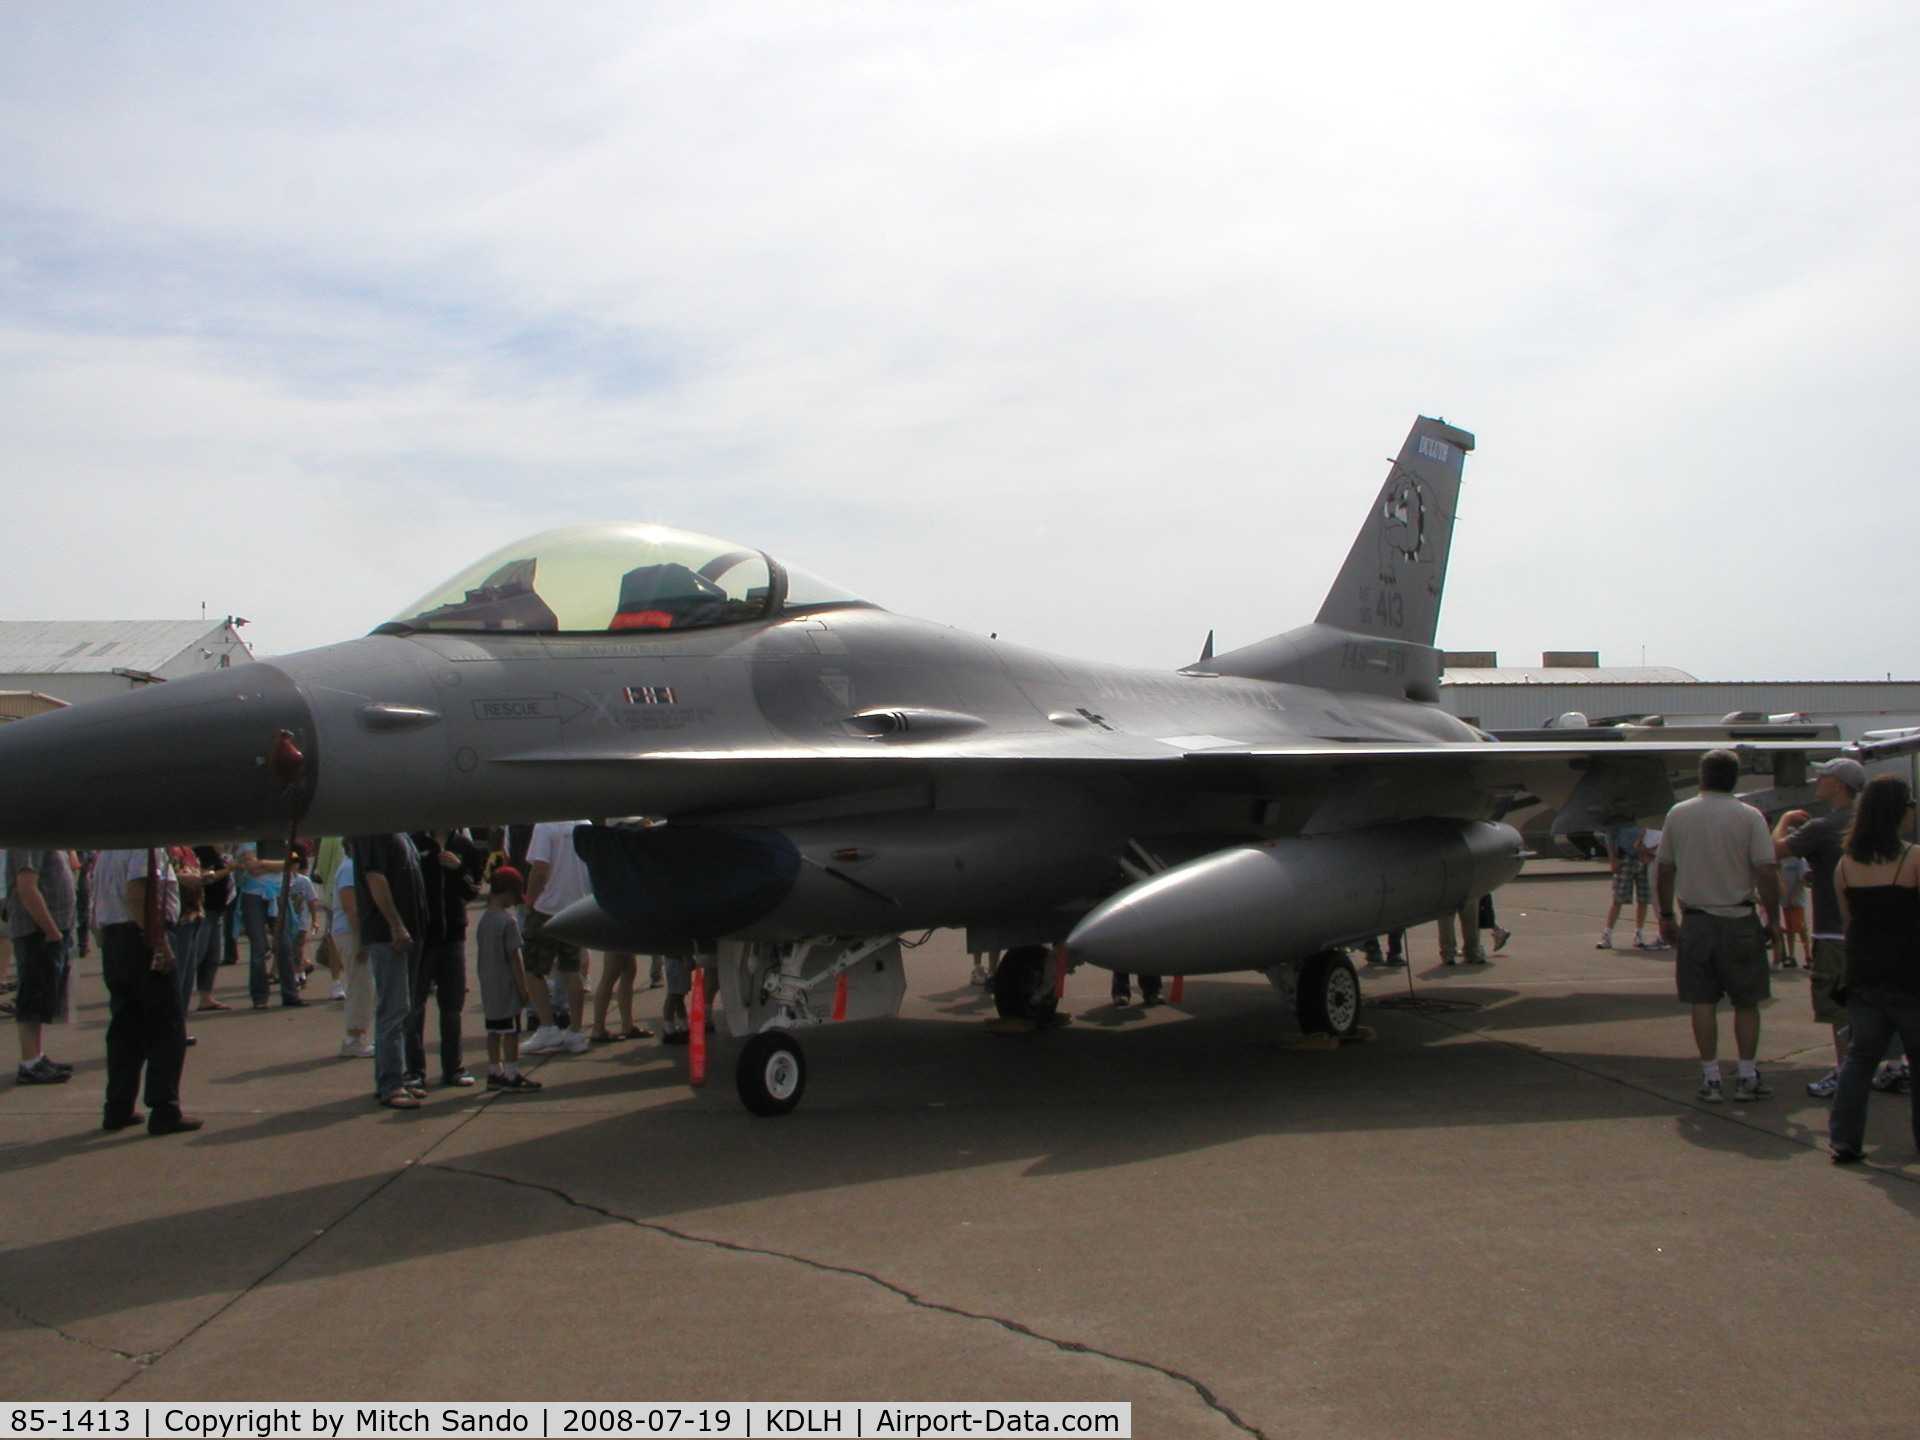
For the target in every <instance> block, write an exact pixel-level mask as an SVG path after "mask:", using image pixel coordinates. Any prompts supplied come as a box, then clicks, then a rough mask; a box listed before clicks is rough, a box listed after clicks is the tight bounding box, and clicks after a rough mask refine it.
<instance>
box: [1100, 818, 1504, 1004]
mask: <svg viewBox="0 0 1920 1440" xmlns="http://www.w3.org/2000/svg"><path fill="white" fill-rule="evenodd" d="M1520 850H1521V841H1520V834H1519V832H1518V831H1516V830H1514V829H1513V828H1512V827H1511V826H1508V825H1498V824H1491V823H1488V822H1486V821H1479V820H1413V821H1405V822H1401V823H1399V824H1393V825H1381V826H1377V827H1374V828H1372V829H1367V830H1352V831H1345V832H1342V833H1339V834H1331V835H1296V836H1289V837H1286V838H1283V839H1277V840H1267V841H1262V842H1259V843H1257V844H1251V845H1236V846H1233V847H1231V848H1230V849H1226V850H1218V851H1215V852H1214V853H1213V854H1211V855H1203V856H1201V857H1200V858H1199V859H1198V860H1190V861H1188V862H1187V863H1186V864H1184V865H1177V866H1175V867H1173V868H1172V869H1170V870H1164V871H1162V872H1161V873H1160V874H1158V875H1155V876H1152V877H1151V878H1149V879H1146V880H1143V881H1141V882H1140V883H1139V884H1137V885H1133V886H1130V887H1129V888H1127V889H1125V890H1122V891H1121V892H1120V893H1119V894H1117V895H1114V896H1111V897H1110V898H1108V899H1107V900H1105V901H1104V902H1102V903H1101V904H1100V905H1099V906H1097V907H1095V908H1094V909H1093V910H1092V911H1090V912H1089V913H1088V914H1087V916H1086V918H1085V919H1083V920H1082V921H1081V922H1080V923H1079V925H1077V926H1076V927H1075V928H1074V931H1073V933H1072V934H1071V935H1070V936H1068V938H1067V950H1068V954H1069V955H1071V956H1072V957H1073V958H1074V959H1076V960H1085V961H1088V962H1090V963H1092V964H1095V965H1099V966H1102V967H1103V968H1105V969H1108V970H1120V971H1129V972H1133V973H1138V974H1148V975H1202V974H1212V973H1215V972H1219V971H1227V970H1258V969H1264V968H1266V967H1267V966H1270V965H1274V964H1278V963H1280V962H1283V961H1288V960H1298V959H1301V958H1303V957H1305V956H1307V955H1311V954H1313V953H1314V952H1315V951H1319V950H1324V949H1326V948H1328V947H1329V946H1332V945H1340V944H1348V943H1351V942H1353V941H1357V940H1363V939H1365V938H1367V937H1368V936H1371V935H1380V934H1383V933H1385V932H1386V931H1388V930H1397V929H1400V928H1401V927H1403V926H1407V925H1415V924H1419V923H1420V922H1422V921H1426V920H1433V919H1436V918H1438V917H1439V916H1441V915H1444V914H1446V913H1448V912H1449V911H1451V910H1454V909H1457V908H1458V907H1459V906H1460V905H1462V904H1464V903H1465V902H1466V901H1467V900H1468V899H1469V898H1470V897H1473V896H1476V895H1480V894H1484V893H1485V892H1487V891H1489V890H1491V889H1493V888H1495V887H1496V886H1498V885H1501V884H1504V883H1505V882H1506V881H1508V880H1511V879H1512V878H1513V877H1514V876H1515V875H1516V874H1518V873H1519V870H1520Z"/></svg>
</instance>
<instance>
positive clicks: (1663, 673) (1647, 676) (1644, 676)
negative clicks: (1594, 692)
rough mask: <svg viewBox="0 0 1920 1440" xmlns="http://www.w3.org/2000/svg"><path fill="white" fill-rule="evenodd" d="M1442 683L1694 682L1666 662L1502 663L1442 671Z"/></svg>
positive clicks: (1592, 683)
mask: <svg viewBox="0 0 1920 1440" xmlns="http://www.w3.org/2000/svg"><path fill="white" fill-rule="evenodd" d="M1440 683H1441V684H1442V685H1697V684H1699V683H1701V682H1699V681H1697V680H1695V679H1694V677H1693V676H1691V675H1689V674H1688V673H1687V672H1686V671H1684V670H1675V669H1674V668H1673V667H1672V666H1669V665H1631V666H1628V665H1614V666H1602V667H1601V668H1600V669H1598V670H1575V669H1562V668H1560V667H1558V666H1555V667H1552V668H1547V667H1543V666H1532V667H1526V668H1522V667H1519V666H1508V665H1502V666H1501V667H1500V668H1499V669H1497V670H1478V669H1461V670H1442V671H1441V672H1440Z"/></svg>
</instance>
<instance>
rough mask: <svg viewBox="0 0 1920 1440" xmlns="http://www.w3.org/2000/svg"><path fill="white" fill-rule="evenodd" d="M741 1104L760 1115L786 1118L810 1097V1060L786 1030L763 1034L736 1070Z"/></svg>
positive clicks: (743, 1053) (751, 1042)
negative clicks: (808, 1075) (802, 1098)
mask: <svg viewBox="0 0 1920 1440" xmlns="http://www.w3.org/2000/svg"><path fill="white" fill-rule="evenodd" d="M733 1083H734V1087H735V1088H736V1089H738V1090H739V1092H740V1103H741V1104H742V1105H745V1106H746V1107H747V1109H749V1110H751V1111H752V1112H753V1113H754V1114H756V1115H785V1114H786V1113H787V1112H788V1111H790V1110H792V1109H793V1108H794V1106H796V1105H798V1104H799V1103H800V1097H801V1096H802V1095H804V1094H806V1093H807V1057H806V1056H805V1055H804V1054H802V1053H801V1050H800V1044H799V1042H798V1041H796V1040H795V1039H794V1038H793V1036H791V1035H789V1034H788V1033H787V1032H786V1031H784V1030H762V1031H761V1032H760V1033H759V1034H758V1035H755V1036H754V1037H753V1038H752V1039H751V1040H749V1041H747V1043H746V1044H745V1045H743V1046H742V1047H741V1048H740V1059H739V1062H738V1063H737V1064H735V1065H734V1067H733Z"/></svg>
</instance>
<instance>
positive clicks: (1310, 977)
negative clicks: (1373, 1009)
mask: <svg viewBox="0 0 1920 1440" xmlns="http://www.w3.org/2000/svg"><path fill="white" fill-rule="evenodd" d="M1262 973H1263V974H1264V975H1265V976H1266V977H1267V980H1268V981H1269V982H1270V983H1271V984H1272V985H1273V987H1274V989H1276V990H1278V991H1279V992H1280V993H1281V994H1282V995H1283V996H1285V997H1286V999H1287V1001H1288V1002H1289V1003H1290V1004H1291V1005H1292V1006H1293V1013H1294V1018H1295V1019H1296V1020H1297V1021H1298V1022H1299V1025H1300V1033H1301V1034H1302V1035H1331V1036H1333V1037H1334V1038H1335V1039H1336V1040H1345V1039H1349V1038H1351V1037H1352V1036H1354V1035H1357V1034H1358V1033H1359V1031H1360V975H1359V972H1358V971H1356V970H1355V969H1354V968H1353V962H1352V961H1351V960H1349V959H1348V958H1347V957H1346V954H1345V953H1344V952H1343V951H1339V950H1322V951H1319V952H1318V953H1317V954H1313V955H1309V956H1308V957H1307V958H1306V959H1304V960H1300V961H1289V962H1288V963H1286V964H1284V965H1274V966H1270V967H1269V968H1268V969H1266V970H1265V971H1263V972H1262Z"/></svg>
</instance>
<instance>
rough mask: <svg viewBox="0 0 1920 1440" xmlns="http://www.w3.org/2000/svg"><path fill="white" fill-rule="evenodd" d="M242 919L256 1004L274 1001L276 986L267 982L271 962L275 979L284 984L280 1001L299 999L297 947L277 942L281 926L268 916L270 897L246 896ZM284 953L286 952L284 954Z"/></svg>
mask: <svg viewBox="0 0 1920 1440" xmlns="http://www.w3.org/2000/svg"><path fill="white" fill-rule="evenodd" d="M240 918H241V920H242V921H243V922H245V924H246V927H247V953H248V964H247V991H248V993H249V994H251V995H252V996H253V1003H254V1004H255V1005H264V1004H266V1003H267V1001H268V1000H269V999H270V998H272V994H273V989H272V983H271V982H270V981H269V980H268V979H267V965H268V963H269V961H271V963H272V965H273V973H274V979H277V980H278V981H279V982H280V998H281V999H282V1000H298V999H299V998H300V987H299V986H298V985H297V984H295V983H294V974H293V947H292V946H291V945H288V946H284V947H283V946H281V945H279V944H276V943H275V942H276V940H277V939H278V938H279V926H278V925H277V924H276V923H275V921H274V918H273V917H272V916H270V915H269V914H267V897H266V896H264V895H242V896H241V897H240ZM283 950H284V952H285V953H282V952H283Z"/></svg>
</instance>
